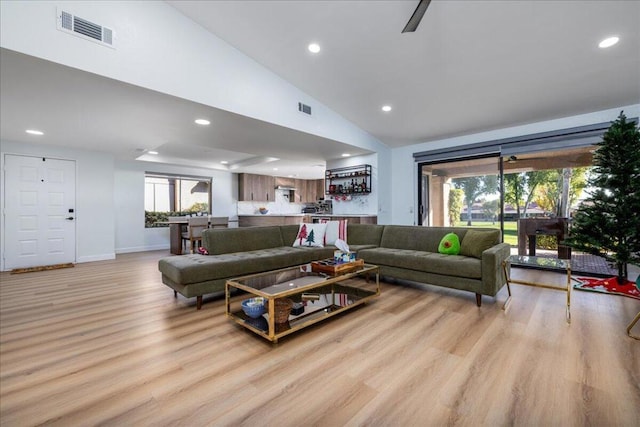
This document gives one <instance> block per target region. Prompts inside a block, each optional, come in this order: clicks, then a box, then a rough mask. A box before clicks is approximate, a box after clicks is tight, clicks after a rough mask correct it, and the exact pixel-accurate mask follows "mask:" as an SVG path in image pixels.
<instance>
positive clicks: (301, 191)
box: [293, 179, 307, 203]
mask: <svg viewBox="0 0 640 427" xmlns="http://www.w3.org/2000/svg"><path fill="white" fill-rule="evenodd" d="M295 187H296V191H295V200H293V202H295V203H306V202H307V180H306V179H296V180H295Z"/></svg>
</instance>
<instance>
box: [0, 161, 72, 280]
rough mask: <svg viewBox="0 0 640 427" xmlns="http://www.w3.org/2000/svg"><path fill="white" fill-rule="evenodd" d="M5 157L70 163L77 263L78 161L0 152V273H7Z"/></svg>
mask: <svg viewBox="0 0 640 427" xmlns="http://www.w3.org/2000/svg"><path fill="white" fill-rule="evenodd" d="M7 156H20V157H35V158H43V157H44V158H47V159H51V160H63V161H70V162H73V164H74V175H75V178H74V186H73V187H74V188H73V191H74V195H73V199H74V200H73V205H74V217H75V219H74V221H73V227H74V242H73V252H74V255H73V263H77V262H78V161H77V159H69V158H64V157H59V156H51V155H46V154H45V155H41V154H31V153H20V152H8V151H0V174H1V176H2V185H0V213H1V215H0V230H1V232H2V236H1V237H0V250H1V253H0V271H7V270H6V268H5V253H6V240H5V235H6V233H5V227H6V225H7V224H6V218H5V197H6V192H5V185H6V181H7V180H6V171H5V159H6V157H7Z"/></svg>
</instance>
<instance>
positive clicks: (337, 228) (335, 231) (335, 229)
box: [321, 219, 347, 245]
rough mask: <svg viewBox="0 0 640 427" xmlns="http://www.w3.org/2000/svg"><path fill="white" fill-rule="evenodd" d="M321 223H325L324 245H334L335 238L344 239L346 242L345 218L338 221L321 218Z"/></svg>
mask: <svg viewBox="0 0 640 427" xmlns="http://www.w3.org/2000/svg"><path fill="white" fill-rule="evenodd" d="M321 222H322V223H326V224H327V231H326V232H325V235H324V244H325V245H335V243H336V240H338V239H340V240H344V241H345V243H346V242H347V220H346V219H341V220H340V221H329V220H328V219H323V220H321Z"/></svg>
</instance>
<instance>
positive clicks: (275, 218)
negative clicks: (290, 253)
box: [238, 214, 311, 227]
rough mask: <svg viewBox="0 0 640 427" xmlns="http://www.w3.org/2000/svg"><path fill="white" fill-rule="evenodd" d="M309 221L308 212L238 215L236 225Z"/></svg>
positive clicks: (283, 223) (262, 225) (285, 223)
mask: <svg viewBox="0 0 640 427" xmlns="http://www.w3.org/2000/svg"><path fill="white" fill-rule="evenodd" d="M301 222H311V218H310V216H309V214H265V215H261V214H257V215H238V227H265V226H268V225H288V224H299V223H301Z"/></svg>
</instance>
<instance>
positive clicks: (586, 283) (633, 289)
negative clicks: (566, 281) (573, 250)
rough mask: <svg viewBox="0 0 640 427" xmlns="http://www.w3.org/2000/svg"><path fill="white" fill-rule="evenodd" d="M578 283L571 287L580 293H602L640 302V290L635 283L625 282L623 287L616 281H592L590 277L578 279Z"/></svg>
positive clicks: (614, 279) (612, 279)
mask: <svg viewBox="0 0 640 427" xmlns="http://www.w3.org/2000/svg"><path fill="white" fill-rule="evenodd" d="M577 280H578V281H579V283H577V284H575V285H573V288H574V289H578V290H580V291H592V292H602V293H605V294H614V295H623V296H625V297H630V298H635V299H638V300H640V289H638V287H637V286H636V283H634V282H630V281H629V280H627V282H626V283H625V284H624V285H620V284H618V279H617V278H615V277H609V278H608V279H594V278H591V277H578V278H577Z"/></svg>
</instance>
